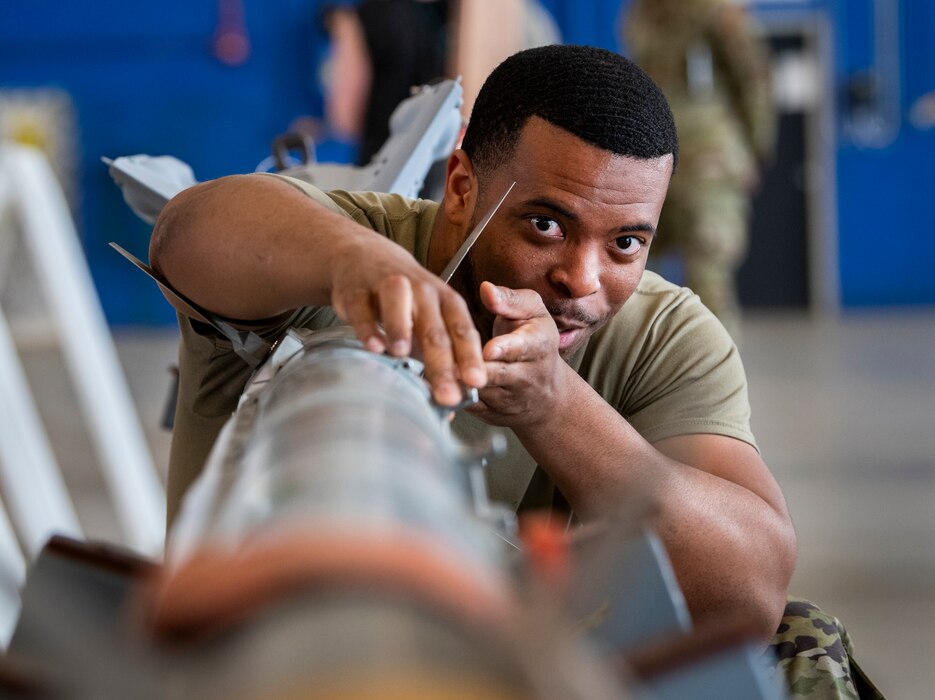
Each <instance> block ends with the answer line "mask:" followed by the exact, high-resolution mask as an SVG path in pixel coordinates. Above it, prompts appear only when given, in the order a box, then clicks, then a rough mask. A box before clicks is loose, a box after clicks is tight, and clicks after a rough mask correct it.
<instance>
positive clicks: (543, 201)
mask: <svg viewBox="0 0 935 700" xmlns="http://www.w3.org/2000/svg"><path fill="white" fill-rule="evenodd" d="M523 204H525V205H527V206H528V205H532V206H536V207H542V208H543V209H551V210H552V211H554V212H555V213H556V214H561V215H562V216H564V217H565V218H566V219H568V220H569V221H574V222H575V223H577V222H578V215H577V214H575V213H574V212H573V211H569V210H568V209H566V208H565V207H563V206H562V205H561V204H559V203H558V202H555V201H553V200H551V199H549V198H548V197H536V198H535V199H530V200H528V201H526V202H524V203H523Z"/></svg>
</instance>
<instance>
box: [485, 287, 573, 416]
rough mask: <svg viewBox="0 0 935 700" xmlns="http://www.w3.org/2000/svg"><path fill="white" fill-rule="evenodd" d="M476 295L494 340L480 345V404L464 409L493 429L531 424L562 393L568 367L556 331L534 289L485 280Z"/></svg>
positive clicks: (547, 409)
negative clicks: (483, 377) (488, 315)
mask: <svg viewBox="0 0 935 700" xmlns="http://www.w3.org/2000/svg"><path fill="white" fill-rule="evenodd" d="M480 293H481V301H482V302H483V303H484V306H486V307H487V308H488V309H489V310H490V311H491V312H493V313H494V314H496V319H495V320H494V325H493V338H492V339H491V340H490V341H488V342H487V344H486V345H485V346H484V360H485V361H486V363H487V378H488V381H487V386H486V387H485V388H484V389H483V390H481V392H480V399H481V400H480V403H478V404H477V405H476V406H473V407H472V408H470V409H468V410H469V411H470V412H471V413H473V414H474V415H476V416H477V417H479V418H481V419H482V420H484V421H485V422H487V423H490V424H493V425H500V426H506V427H517V426H520V425H523V426H528V425H534V424H535V423H537V422H539V421H540V420H541V419H542V418H543V417H544V416H545V415H547V413H548V411H549V406H550V402H551V400H552V398H554V397H555V396H557V395H559V393H560V392H561V386H560V384H561V381H562V377H564V376H565V370H567V369H568V366H567V365H566V364H565V363H564V361H562V359H561V357H560V356H559V353H558V329H557V328H556V327H555V322H554V321H553V320H552V317H551V316H550V315H549V312H548V311H547V310H546V308H545V305H544V304H543V303H542V299H541V297H540V296H539V295H538V294H536V293H535V292H534V291H532V290H529V289H509V288H507V287H498V286H496V285H493V284H491V283H490V282H484V283H482V284H481V288H480Z"/></svg>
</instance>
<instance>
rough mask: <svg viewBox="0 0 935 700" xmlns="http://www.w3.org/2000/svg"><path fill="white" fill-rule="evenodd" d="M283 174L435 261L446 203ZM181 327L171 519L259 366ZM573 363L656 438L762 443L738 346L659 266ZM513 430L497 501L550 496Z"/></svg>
mask: <svg viewBox="0 0 935 700" xmlns="http://www.w3.org/2000/svg"><path fill="white" fill-rule="evenodd" d="M283 179H284V180H286V181H288V182H290V184H292V185H294V186H295V187H297V188H299V189H301V190H302V191H304V192H306V193H307V194H308V195H309V196H311V197H313V198H315V199H316V200H318V201H320V202H322V203H324V204H325V205H326V206H328V207H329V208H332V209H334V210H335V211H339V212H344V213H345V214H347V215H348V216H350V217H352V218H353V219H354V220H355V221H357V222H358V223H360V224H362V225H364V226H367V227H369V228H372V229H374V230H375V231H378V232H379V233H381V234H383V235H385V236H387V237H388V238H390V239H391V240H393V241H395V242H397V243H398V244H400V245H401V246H403V247H404V248H406V249H407V250H409V251H411V252H412V253H413V255H414V257H415V259H416V260H417V261H418V262H419V263H420V264H422V265H425V264H426V258H427V254H428V245H429V240H430V237H431V232H432V225H433V223H434V221H435V215H436V212H437V211H438V204H436V203H434V202H429V201H425V200H418V201H412V200H408V199H405V198H403V197H400V196H398V195H388V194H375V193H359V192H355V193H348V192H343V191H333V192H329V193H327V195H326V194H323V193H322V192H321V191H319V190H317V189H316V188H314V187H312V186H311V185H308V184H307V183H304V182H300V181H298V180H294V179H291V178H283ZM337 323H339V321H338V319H337V318H336V316H335V314H334V312H333V311H332V310H331V309H330V308H321V309H312V308H305V309H299V310H297V311H296V312H294V313H293V314H292V315H290V316H289V317H288V318H285V319H283V320H280V321H278V322H276V323H275V324H274V325H272V326H269V327H266V328H260V329H256V332H257V333H258V335H260V336H261V337H262V338H264V339H266V340H267V341H272V340H273V339H275V338H276V337H278V336H279V335H281V334H282V333H283V332H285V330H286V329H287V328H289V327H291V326H302V327H307V328H325V327H327V326H330V325H335V324H337ZM179 324H180V327H181V344H180V348H179V371H180V372H179V374H180V376H179V400H178V406H177V409H176V417H175V428H174V434H173V440H172V449H171V454H170V459H169V480H168V515H169V522H170V523H171V522H172V519H173V518H174V516H175V514H176V512H177V510H178V507H179V504H180V502H181V499H182V497H183V496H184V493H185V492H186V491H187V489H188V487H189V486H190V484H191V482H192V481H193V480H194V479H195V478H196V477H197V476H198V474H199V473H200V472H201V469H202V467H203V465H204V463H205V460H206V459H207V456H208V453H209V451H210V449H211V446H212V444H213V442H214V440H215V438H216V437H217V435H218V433H219V432H220V430H221V427H222V426H223V425H224V422H225V421H226V420H227V419H228V418H229V417H230V415H231V414H232V412H233V411H234V409H235V408H236V406H237V400H238V398H239V396H240V394H241V392H242V391H243V389H244V386H245V385H246V382H247V380H248V379H249V377H250V375H251V373H252V369H251V368H250V366H249V365H247V363H246V362H244V360H243V359H241V358H240V357H238V356H237V355H236V354H235V353H234V352H233V350H232V345H231V342H230V341H228V340H227V339H226V338H224V337H223V336H221V334H220V333H218V332H217V331H216V330H215V329H213V328H212V327H210V326H207V325H205V324H203V323H200V322H198V321H194V320H192V319H189V318H187V317H185V316H180V317H179ZM570 364H571V365H572V366H573V367H574V368H575V369H576V370H577V371H578V373H579V374H580V375H581V376H582V377H583V378H584V379H585V380H586V381H587V382H588V383H589V384H590V385H591V386H593V387H594V388H595V390H597V391H598V393H600V394H601V396H603V397H604V399H605V400H607V401H608V402H609V403H610V404H612V405H613V406H614V407H615V408H616V409H617V410H618V411H619V412H620V413H621V415H623V416H624V417H625V418H626V419H627V420H629V421H630V423H631V424H632V425H633V427H634V428H636V429H637V430H638V431H639V432H640V434H642V435H643V437H645V438H646V439H647V440H648V441H650V442H653V441H656V440H660V439H662V438H666V437H672V436H674V435H684V434H689V433H716V434H720V435H727V436H730V437H734V438H738V439H740V440H743V441H745V442H748V443H750V444H752V445H754V446H755V442H754V438H753V435H752V433H751V431H750V425H749V423H750V407H749V403H748V400H747V385H746V377H745V375H744V371H743V366H742V364H741V362H740V356H739V355H738V353H737V349H736V347H735V346H734V344H733V342H732V341H731V339H730V337H729V336H728V335H727V333H726V331H724V329H723V327H722V326H721V324H720V323H719V322H718V321H717V320H716V319H715V318H714V316H713V315H712V314H711V313H710V312H709V311H708V310H707V309H705V307H704V306H703V305H702V304H701V302H700V301H699V300H698V298H697V297H696V296H695V295H694V294H692V293H691V291H689V290H687V289H684V288H680V287H677V286H675V285H673V284H671V283H669V282H666V281H665V280H663V279H662V278H661V277H659V276H658V275H656V274H654V273H652V272H646V273H644V275H643V279H642V280H641V282H640V284H639V286H638V287H637V290H636V292H635V293H634V294H633V296H632V297H631V298H630V299H629V300H628V301H627V303H626V304H625V305H624V307H623V309H621V311H620V312H619V313H618V314H617V316H615V317H614V318H613V319H612V320H611V321H610V322H609V323H608V324H607V326H605V327H604V328H603V329H601V330H600V331H599V332H598V333H596V334H595V335H594V336H593V337H592V338H591V339H590V340H589V341H588V343H587V345H586V346H585V347H583V348H582V349H581V350H580V351H579V352H578V353H576V355H575V357H574V358H572V360H571V362H570ZM486 429H487V428H486V426H484V425H483V424H482V423H481V422H480V421H479V420H477V419H475V418H474V417H472V416H470V415H467V414H464V413H462V414H459V416H458V417H457V419H456V421H455V430H456V431H457V432H458V434H459V435H461V436H463V437H465V438H467V439H469V438H470V437H471V436H472V435H477V434H478V433H479V432H480V431H482V430H486ZM507 437H508V441H509V449H508V452H507V454H505V455H504V456H502V457H499V458H496V459H495V460H493V461H492V462H491V463H490V465H489V467H488V486H489V489H490V494H491V498H492V499H494V500H497V501H501V502H504V503H507V504H509V505H510V506H511V507H513V508H518V507H520V506H522V507H524V508H525V507H540V506H548V505H551V504H552V499H553V492H554V488H553V487H552V485H551V482H550V481H549V480H548V478H547V477H545V475H544V474H543V473H542V472H541V470H538V474H536V472H537V470H536V465H535V463H534V462H533V460H532V458H531V457H530V456H529V455H528V453H526V451H525V450H524V449H523V447H522V445H521V444H520V443H519V441H518V440H517V439H516V438H515V436H513V435H512V433H509V434H508V435H507ZM534 474H536V477H535V479H534V478H533V476H534Z"/></svg>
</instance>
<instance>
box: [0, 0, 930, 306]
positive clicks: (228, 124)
mask: <svg viewBox="0 0 935 700" xmlns="http://www.w3.org/2000/svg"><path fill="white" fill-rule="evenodd" d="M872 2H873V0H824V1H823V2H822V1H819V0H815V1H814V2H804V3H803V2H796V3H790V5H794V6H797V7H799V8H802V7H815V8H818V9H819V10H820V11H822V12H825V13H827V15H828V17H829V18H830V19H831V21H832V22H833V26H834V28H835V32H834V34H835V47H834V52H835V53H834V55H835V81H836V89H837V90H839V91H840V90H841V89H842V87H843V85H844V83H845V81H846V79H847V78H848V76H849V75H851V74H852V73H853V72H854V71H857V70H860V69H861V68H864V67H866V66H867V65H868V63H869V62H871V61H872V58H873V55H872V49H871V44H870V41H869V17H870V14H869V13H870V8H871V6H872ZM320 4H322V2H321V0H267V1H266V2H260V0H246V2H245V6H246V26H247V31H248V35H249V38H250V41H251V54H250V57H249V59H248V61H247V62H246V63H245V64H243V65H241V66H238V67H231V66H228V65H224V64H223V63H221V62H220V61H219V60H218V59H217V57H216V56H215V55H214V54H213V52H212V37H213V34H214V32H215V29H216V25H217V5H218V3H217V2H216V1H215V0H196V1H194V2H182V1H181V0H164V2H162V3H158V4H156V3H127V2H116V0H86V2H83V3H59V2H52V1H51V0H31V2H28V3H24V2H20V1H18V0H0V17H3V18H4V21H3V23H2V24H0V88H8V87H15V86H57V87H61V88H63V89H65V90H67V91H68V92H69V93H70V94H71V95H72V98H73V100H74V102H75V105H76V108H77V119H78V124H77V126H78V132H79V138H80V149H81V150H80V154H79V157H80V162H79V166H80V174H81V184H80V187H81V199H80V204H79V209H78V214H77V220H78V224H79V228H80V231H81V235H82V240H83V243H84V245H85V248H86V251H87V254H88V259H89V262H90V264H91V268H92V273H93V275H94V278H95V281H96V283H97V285H98V289H99V291H100V293H101V296H102V301H103V304H104V309H105V313H106V314H107V317H108V319H109V320H110V321H111V322H112V323H114V324H128V323H144V324H160V323H171V322H173V320H174V319H173V316H172V313H171V311H170V309H169V307H168V305H167V304H166V303H165V302H164V301H163V299H162V297H161V295H159V293H158V292H157V291H156V290H155V288H154V286H153V285H152V284H151V283H150V282H148V281H147V280H146V279H145V278H143V276H142V275H140V274H139V273H138V272H136V271H135V270H133V269H132V268H131V267H130V266H129V265H128V264H126V263H125V262H124V261H123V260H122V259H120V258H119V257H118V256H117V255H116V254H115V253H113V252H112V251H110V249H109V248H107V242H108V241H110V240H116V241H118V242H120V243H122V244H123V245H124V246H126V247H128V248H129V249H131V250H132V251H134V252H136V253H137V254H139V255H140V256H141V257H144V258H145V255H146V246H147V241H148V235H149V228H148V227H147V226H146V225H145V224H143V223H142V222H140V221H139V220H138V219H136V217H135V216H134V215H133V214H132V213H131V212H130V211H129V209H128V208H127V207H126V206H125V205H124V203H123V200H122V199H121V197H120V194H119V191H118V190H117V188H116V187H115V186H114V185H113V184H112V182H111V180H110V178H109V176H108V175H107V172H106V168H105V167H104V166H103V165H102V164H101V163H100V157H101V156H119V155H128V154H133V153H149V154H153V155H158V154H171V155H175V156H177V157H179V158H181V159H182V160H185V161H187V162H188V163H190V164H191V165H192V166H193V168H194V170H195V174H196V176H197V177H198V178H199V179H208V178H212V177H216V176H219V175H223V174H227V173H233V172H246V171H250V170H253V169H254V168H255V167H256V166H257V164H258V163H259V162H260V161H261V160H262V159H263V158H265V157H266V156H267V155H268V154H269V143H270V141H271V139H272V138H273V137H274V136H276V135H277V134H279V133H282V132H283V131H285V130H286V129H287V128H288V126H289V124H290V122H291V121H292V120H293V119H294V118H296V117H299V116H301V115H316V116H319V115H320V114H321V96H320V93H319V91H318V82H317V73H316V65H317V63H318V59H319V58H320V57H321V55H322V54H323V52H324V51H325V48H326V44H325V38H324V35H323V34H322V33H321V31H320V29H319V28H318V27H317V22H316V11H317V8H318V6H319V5H320ZM543 4H544V5H546V6H547V7H548V8H549V9H550V10H551V11H552V12H553V14H554V15H555V16H556V18H557V19H558V21H559V23H560V25H561V26H562V30H563V33H564V37H565V40H566V41H569V42H574V43H590V44H596V45H600V46H605V47H607V48H611V49H618V48H620V47H619V45H618V42H617V36H616V28H617V16H618V11H619V8H620V6H621V3H619V2H614V1H611V0H590V1H586V0H577V1H575V0H543ZM623 4H624V5H625V4H626V3H623ZM758 5H769V6H771V7H773V6H776V5H777V3H776V2H775V1H774V2H761V3H758ZM932 5H933V3H931V2H930V1H929V0H902V20H903V21H902V37H901V38H902V47H903V48H902V56H901V67H902V73H903V87H902V93H901V98H900V99H901V107H902V110H901V113H902V115H903V116H902V122H901V123H900V129H899V132H898V135H897V137H896V139H895V140H894V141H893V142H892V143H891V144H889V145H888V146H886V147H885V148H868V147H866V146H863V145H860V144H858V143H855V142H854V141H853V140H852V139H850V138H849V137H848V135H847V133H846V131H845V129H843V128H841V129H839V131H838V133H837V135H836V139H837V142H836V153H837V170H838V191H839V196H838V202H837V209H838V217H839V221H840V232H839V241H840V249H839V254H840V286H841V290H842V301H843V303H844V304H845V305H847V306H867V305H881V304H920V303H927V304H931V303H935V275H933V274H932V272H931V267H932V265H933V263H935V235H933V233H935V226H933V223H935V214H933V208H932V206H931V205H930V201H931V200H932V199H933V195H935V192H933V187H932V184H931V182H932V172H933V165H932V163H933V161H935V130H931V129H930V130H927V131H923V130H920V129H917V128H915V127H914V126H912V125H911V124H910V123H909V121H908V118H907V116H906V114H907V113H908V110H909V107H910V106H911V104H912V103H913V102H914V101H915V100H916V99H917V98H918V97H919V96H920V95H921V94H923V93H926V92H928V91H932V90H935V48H933V41H935V9H933V7H932ZM837 104H838V110H837V112H838V114H839V118H838V124H839V126H842V127H843V124H844V119H845V110H843V108H842V104H841V103H840V102H837ZM339 153H342V151H341V149H340V144H333V143H327V144H325V153H324V154H323V155H324V158H325V159H327V158H328V156H329V154H331V155H334V154H339Z"/></svg>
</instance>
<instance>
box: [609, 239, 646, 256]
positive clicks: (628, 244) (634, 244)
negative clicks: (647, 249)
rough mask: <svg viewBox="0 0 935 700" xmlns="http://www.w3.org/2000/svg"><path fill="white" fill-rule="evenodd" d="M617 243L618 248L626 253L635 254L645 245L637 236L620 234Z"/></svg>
mask: <svg viewBox="0 0 935 700" xmlns="http://www.w3.org/2000/svg"><path fill="white" fill-rule="evenodd" d="M615 243H616V244H617V250H619V251H620V252H621V253H623V254H624V255H635V254H636V253H638V252H640V248H642V246H643V242H642V241H641V240H640V239H639V238H636V237H635V236H620V237H619V238H617V240H616V241H615Z"/></svg>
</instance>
